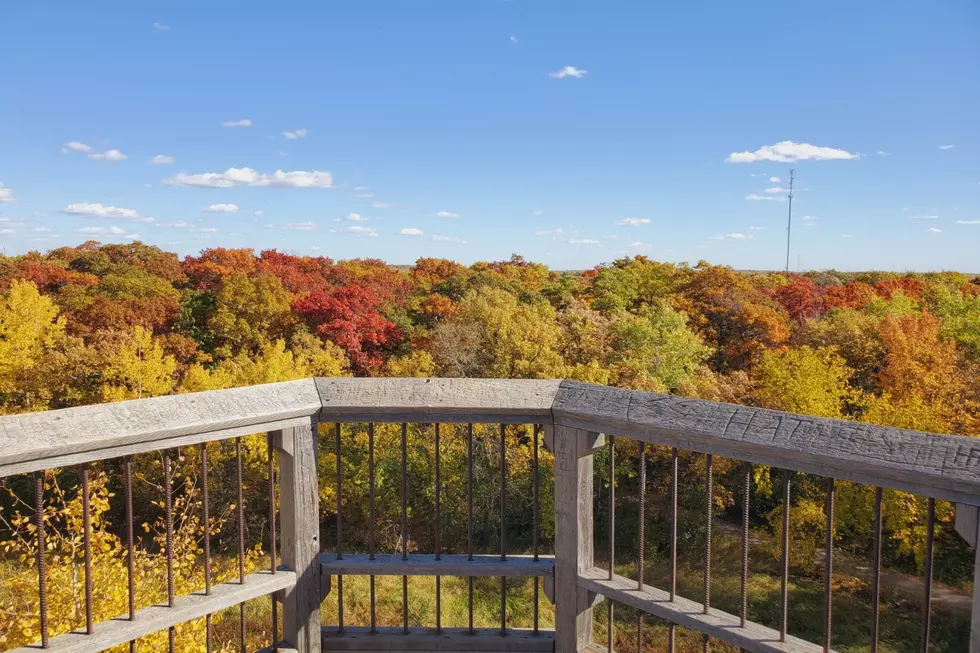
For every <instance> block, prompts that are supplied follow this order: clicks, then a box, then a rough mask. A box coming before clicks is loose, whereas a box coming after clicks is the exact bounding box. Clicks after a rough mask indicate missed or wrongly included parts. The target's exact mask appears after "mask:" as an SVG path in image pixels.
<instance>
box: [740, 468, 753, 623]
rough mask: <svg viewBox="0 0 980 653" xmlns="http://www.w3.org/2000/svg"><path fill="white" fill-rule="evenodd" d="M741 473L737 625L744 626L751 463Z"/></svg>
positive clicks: (747, 605)
mask: <svg viewBox="0 0 980 653" xmlns="http://www.w3.org/2000/svg"><path fill="white" fill-rule="evenodd" d="M742 471H743V474H744V475H745V478H744V479H743V480H744V485H743V487H742V569H741V572H742V573H741V576H740V578H739V589H740V590H741V599H742V604H741V605H742V611H741V613H740V614H739V625H740V626H741V627H742V628H745V622H746V620H747V619H748V614H749V595H748V590H747V588H748V582H749V501H750V499H751V493H752V464H751V463H743V470H742Z"/></svg>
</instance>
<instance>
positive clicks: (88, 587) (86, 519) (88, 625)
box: [82, 464, 95, 635]
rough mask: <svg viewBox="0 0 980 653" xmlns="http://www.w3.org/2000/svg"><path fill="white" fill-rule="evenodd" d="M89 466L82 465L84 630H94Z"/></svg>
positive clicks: (90, 631) (92, 631) (88, 631)
mask: <svg viewBox="0 0 980 653" xmlns="http://www.w3.org/2000/svg"><path fill="white" fill-rule="evenodd" d="M88 472H89V467H88V465H87V464H85V465H82V549H83V553H84V556H85V632H86V633H87V634H89V635H91V634H92V633H94V632H95V618H94V617H93V615H92V593H93V582H92V581H93V579H92V512H91V510H90V506H89V503H90V501H91V499H90V496H89V494H90V488H89V477H88Z"/></svg>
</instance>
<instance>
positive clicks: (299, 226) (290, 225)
mask: <svg viewBox="0 0 980 653" xmlns="http://www.w3.org/2000/svg"><path fill="white" fill-rule="evenodd" d="M282 228H283V229H289V230H290V231H313V230H315V229H316V224H315V223H313V222H287V223H286V224H284V225H283V226H282Z"/></svg>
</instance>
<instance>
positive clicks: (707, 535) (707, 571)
mask: <svg viewBox="0 0 980 653" xmlns="http://www.w3.org/2000/svg"><path fill="white" fill-rule="evenodd" d="M704 490H705V495H706V499H707V505H705V508H704V601H703V603H704V614H708V612H709V611H710V610H711V518H712V516H713V514H714V497H715V492H714V456H712V455H711V454H710V453H709V454H708V455H707V457H706V459H705V474H704ZM707 645H708V644H707V637H705V646H707Z"/></svg>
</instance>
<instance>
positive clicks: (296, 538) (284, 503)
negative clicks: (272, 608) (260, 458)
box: [274, 418, 322, 653]
mask: <svg viewBox="0 0 980 653" xmlns="http://www.w3.org/2000/svg"><path fill="white" fill-rule="evenodd" d="M316 427H317V422H316V418H312V419H311V422H310V424H309V425H303V426H296V427H293V428H288V429H283V430H281V431H275V432H274V440H275V442H276V446H277V448H278V449H279V479H280V480H279V497H280V498H279V510H280V522H281V524H282V531H281V536H280V540H281V549H282V564H283V566H284V567H286V568H287V569H290V570H293V571H295V572H296V585H295V586H294V587H293V588H292V589H290V590H287V591H286V595H285V597H284V599H283V604H282V606H283V608H282V612H283V639H284V640H285V641H286V642H287V643H288V644H290V645H292V646H293V647H294V648H296V650H297V651H300V652H301V653H320V603H321V602H322V597H321V595H320V592H321V589H320V564H319V555H320V497H319V488H318V486H317V465H316V452H317V446H316V445H317V442H316V441H317V428H316Z"/></svg>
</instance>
